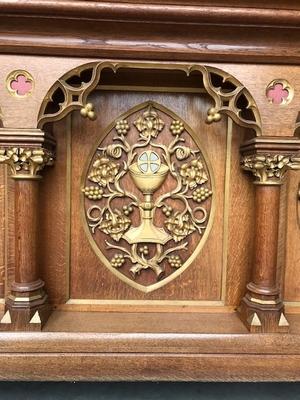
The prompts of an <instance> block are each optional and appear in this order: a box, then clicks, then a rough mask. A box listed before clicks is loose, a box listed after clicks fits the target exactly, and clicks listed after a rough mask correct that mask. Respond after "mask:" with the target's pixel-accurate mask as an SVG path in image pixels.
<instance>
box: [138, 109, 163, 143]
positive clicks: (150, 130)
mask: <svg viewBox="0 0 300 400" xmlns="http://www.w3.org/2000/svg"><path fill="white" fill-rule="evenodd" d="M134 125H135V127H136V129H137V130H138V131H139V132H140V136H141V137H143V138H144V139H148V138H149V137H153V138H156V137H157V135H158V134H159V132H161V131H162V130H163V127H164V126H165V123H164V121H163V120H162V119H160V118H159V116H158V113H157V112H156V111H155V110H154V108H153V107H152V106H151V105H150V106H149V107H148V108H147V110H146V111H145V112H144V113H143V115H140V116H139V118H138V119H137V120H136V121H134Z"/></svg>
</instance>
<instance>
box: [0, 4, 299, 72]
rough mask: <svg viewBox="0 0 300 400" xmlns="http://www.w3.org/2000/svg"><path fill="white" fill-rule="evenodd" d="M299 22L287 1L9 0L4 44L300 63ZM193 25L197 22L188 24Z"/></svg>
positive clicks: (16, 48)
mask: <svg viewBox="0 0 300 400" xmlns="http://www.w3.org/2000/svg"><path fill="white" fill-rule="evenodd" d="M95 21H101V24H95ZM299 21H300V10H299V7H297V6H295V7H293V8H290V9H287V8H286V4H284V8H283V9H278V10H277V11H276V12H274V9H273V5H270V4H269V6H267V7H266V8H254V7H253V6H252V5H250V4H249V3H247V2H244V5H243V4H242V6H239V7H237V6H236V4H235V5H234V6H231V5H230V4H229V5H226V6H224V5H214V6H207V5H203V4H202V5H201V4H195V2H194V4H187V5H182V4H181V5H180V4H170V3H167V4H158V3H157V2H155V3H154V2H153V3H150V4H149V3H148V4H141V3H140V2H130V3H127V2H126V3H125V2H109V1H106V2H98V1H54V0H46V1H43V2H40V1H38V0H30V1H24V0H22V1H13V2H11V1H3V2H1V4H0V22H1V24H0V25H1V28H0V50H1V51H2V52H8V53H19V52H22V53H23V54H49V55H64V56H67V55H70V56H74V51H75V50H76V56H90V57H97V56H99V53H100V52H101V55H102V56H103V57H110V56H112V54H116V52H118V53H119V54H126V57H127V58H128V57H135V58H138V59H149V57H151V58H152V59H169V58H170V57H169V55H170V54H172V58H173V59H174V60H175V59H177V60H197V61H199V60H207V59H210V60H211V61H214V60H216V61H222V60H223V61H230V62H234V61H237V62H241V61H246V62H248V63H249V62H261V61H263V62H275V63H276V62H283V63H285V64H287V63H291V64H298V63H299V60H300V54H299V47H300V43H299V42H300V39H299V34H298V29H297V26H299ZM187 24H188V26H190V25H191V24H192V25H193V29H186V27H187ZM20 26H22V32H20V29H19V28H20ZM45 26H47V30H46V31H45ZM245 27H247V29H245ZM39 36H42V37H43V40H42V41H41V40H40V37H39ZM162 38H163V39H162ZM249 38H251V41H249V40H250V39H249ZM274 41H277V42H278V44H277V46H276V49H275V48H274V46H273V43H274ZM251 43H255V46H253V45H252V44H251ZM121 50H122V51H121ZM124 50H126V51H125V52H124Z"/></svg>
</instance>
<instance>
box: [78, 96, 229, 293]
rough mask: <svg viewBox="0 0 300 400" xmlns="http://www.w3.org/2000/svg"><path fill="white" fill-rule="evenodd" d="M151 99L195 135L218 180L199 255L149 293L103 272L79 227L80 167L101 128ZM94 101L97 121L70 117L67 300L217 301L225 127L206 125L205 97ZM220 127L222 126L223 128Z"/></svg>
mask: <svg viewBox="0 0 300 400" xmlns="http://www.w3.org/2000/svg"><path fill="white" fill-rule="evenodd" d="M149 99H152V100H154V101H156V102H158V103H161V104H163V105H164V106H166V107H168V108H169V109H171V110H172V111H174V112H176V113H178V115H179V117H181V118H182V119H183V120H184V121H186V122H187V123H188V124H189V125H191V127H192V128H193V129H194V130H195V131H196V132H199V135H200V137H201V141H202V143H203V147H204V149H205V151H206V153H207V154H208V156H209V159H210V162H211V164H212V165H213V173H214V175H215V180H216V193H215V202H216V214H215V217H214V224H213V227H212V230H211V232H210V235H209V237H208V238H207V241H206V243H205V244H204V247H203V249H202V251H201V253H200V255H199V257H198V258H197V259H196V260H195V261H194V262H193V263H192V265H191V266H189V267H188V269H187V270H186V271H184V272H183V273H182V275H180V276H179V277H178V278H176V279H175V280H174V281H172V282H170V283H168V284H167V286H165V287H163V288H160V289H158V290H155V291H154V292H153V293H149V294H147V295H145V294H142V293H140V292H138V291H137V290H136V289H132V288H130V287H129V286H128V285H126V284H124V283H123V282H121V281H120V280H119V279H118V278H116V277H115V276H114V275H113V274H112V273H111V272H110V271H108V270H107V269H106V267H104V266H103V265H101V263H100V262H99V260H98V259H97V258H96V256H95V254H94V253H93V250H92V249H91V246H90V244H89V243H88V241H87V238H86V234H85V232H84V231H83V227H82V218H81V213H82V210H81V204H80V182H81V176H82V172H83V168H84V165H85V163H86V162H88V161H89V160H88V154H89V153H90V151H91V149H93V142H94V141H95V140H97V138H99V134H100V131H101V129H103V128H104V127H105V126H106V125H108V124H109V123H110V122H111V121H112V120H113V119H114V118H117V117H118V116H119V115H120V114H121V113H122V112H125V111H127V109H128V108H131V107H132V106H134V105H136V104H139V103H142V102H144V101H147V100H149ZM93 102H94V103H95V108H96V110H97V112H98V114H99V115H101V116H102V117H101V118H99V119H98V120H97V123H93V122H90V121H83V120H82V119H81V117H80V116H79V115H78V114H74V119H73V123H72V127H73V132H72V179H71V181H72V214H71V215H72V217H71V226H72V239H71V297H72V298H75V299H76V298H90V299H95V298H97V299H137V300H138V299H140V300H144V299H148V300H151V299H160V300H163V299H165V300H167V299H168V300H171V299H173V300H220V294H221V276H222V245H223V244H222V241H223V230H222V224H223V206H224V194H223V193H224V173H225V151H226V126H225V124H223V129H222V128H221V129H220V130H219V129H218V128H219V127H217V126H216V125H211V126H207V125H206V124H204V120H205V117H204V115H205V114H204V113H205V112H206V109H207V107H208V104H207V103H206V102H205V101H204V100H203V96H202V97H199V95H193V94H191V95H184V94H168V95H167V94H155V93H136V94H133V93H131V94H130V93H124V92H113V93H107V92H106V93H101V92H100V93H99V98H98V99H97V97H96V96H95V97H94V100H93ZM221 126H222V125H221Z"/></svg>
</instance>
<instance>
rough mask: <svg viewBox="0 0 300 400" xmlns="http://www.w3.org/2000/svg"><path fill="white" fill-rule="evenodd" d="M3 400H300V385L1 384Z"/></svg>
mask: <svg viewBox="0 0 300 400" xmlns="http://www.w3.org/2000/svg"><path fill="white" fill-rule="evenodd" d="M0 399H1V400H37V399H38V400H60V399H63V400H71V399H72V400H73V399H75V400H89V399H97V400H104V399H108V400H160V399H163V400H171V399H172V400H201V399H203V400H204V399H205V400H215V399H216V400H221V399H222V400H236V399H245V400H246V399H247V400H250V399H251V400H260V399H262V400H270V399H285V400H288V399H292V400H298V399H299V400H300V383H75V382H74V383H60V382H59V383H46V382H32V383H31V382H30V383H22V382H21V383H20V382H0Z"/></svg>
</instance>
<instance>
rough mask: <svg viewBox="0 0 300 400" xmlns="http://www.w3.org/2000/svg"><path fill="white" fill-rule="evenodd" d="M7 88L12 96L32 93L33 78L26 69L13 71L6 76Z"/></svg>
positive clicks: (24, 95)
mask: <svg viewBox="0 0 300 400" xmlns="http://www.w3.org/2000/svg"><path fill="white" fill-rule="evenodd" d="M7 89H8V91H9V92H10V93H11V95H13V96H16V97H19V98H20V97H26V96H28V95H30V94H31V93H32V90H33V78H32V76H31V75H30V74H29V73H28V72H27V71H13V72H11V73H10V74H9V76H8V78H7Z"/></svg>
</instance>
